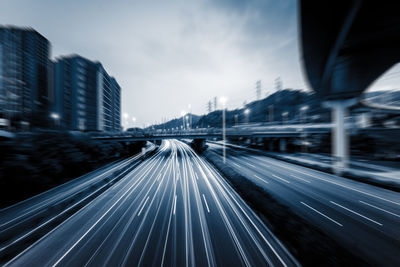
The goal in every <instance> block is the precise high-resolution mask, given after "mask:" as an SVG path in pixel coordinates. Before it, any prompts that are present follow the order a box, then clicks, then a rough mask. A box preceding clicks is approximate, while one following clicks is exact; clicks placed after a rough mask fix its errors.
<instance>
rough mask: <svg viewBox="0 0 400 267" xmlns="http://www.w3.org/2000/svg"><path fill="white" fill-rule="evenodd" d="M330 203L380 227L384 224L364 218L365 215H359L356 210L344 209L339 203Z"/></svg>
mask: <svg viewBox="0 0 400 267" xmlns="http://www.w3.org/2000/svg"><path fill="white" fill-rule="evenodd" d="M329 202H331V203H332V204H334V205H336V206H338V207H341V208H342V209H345V210H347V211H349V212H351V213H354V214H356V215H358V216H360V217H362V218H364V219H366V220H368V221H371V222H373V223H376V224H377V225H380V226H382V225H383V224H381V223H379V222H377V221H374V220H372V219H370V218H368V217H367V216H364V215H362V214H360V213H358V212H355V211H354V210H351V209H349V208H346V207H343V206H342V205H340V204H338V203H336V202H333V201H329Z"/></svg>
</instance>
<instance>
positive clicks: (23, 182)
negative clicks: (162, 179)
mask: <svg viewBox="0 0 400 267" xmlns="http://www.w3.org/2000/svg"><path fill="white" fill-rule="evenodd" d="M143 145H144V143H143V142H139V143H131V144H129V145H122V144H120V143H110V144H106V143H102V142H99V141H95V140H92V139H90V137H89V136H88V135H87V134H84V133H71V132H60V131H37V132H20V133H18V134H17V135H16V138H14V139H11V140H1V141H0V151H1V153H0V208H4V207H7V206H9V205H11V204H13V203H16V202H18V201H21V200H23V199H26V198H28V197H31V196H33V195H36V194H38V193H41V192H43V191H46V190H48V189H50V188H52V187H54V186H57V185H60V184H62V183H65V182H67V181H69V180H71V179H73V178H76V177H79V176H81V175H83V174H85V173H87V172H90V171H92V170H95V169H97V168H99V167H101V166H104V165H105V164H107V163H109V162H111V161H115V160H118V159H120V158H124V157H127V156H130V155H133V154H136V153H138V152H139V151H140V149H141V147H142V146H143Z"/></svg>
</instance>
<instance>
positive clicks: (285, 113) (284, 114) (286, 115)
mask: <svg viewBox="0 0 400 267" xmlns="http://www.w3.org/2000/svg"><path fill="white" fill-rule="evenodd" d="M288 114H289V112H287V111H285V112H282V124H284V123H286V122H287V117H288Z"/></svg>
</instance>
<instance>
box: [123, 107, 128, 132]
mask: <svg viewBox="0 0 400 267" xmlns="http://www.w3.org/2000/svg"><path fill="white" fill-rule="evenodd" d="M122 116H123V117H124V119H125V121H124V124H125V131H126V129H128V118H129V114H128V113H126V112H125V113H124V114H122Z"/></svg>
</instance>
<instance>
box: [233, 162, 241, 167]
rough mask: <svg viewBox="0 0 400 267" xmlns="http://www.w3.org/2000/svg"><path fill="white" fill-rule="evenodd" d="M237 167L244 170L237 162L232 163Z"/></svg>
mask: <svg viewBox="0 0 400 267" xmlns="http://www.w3.org/2000/svg"><path fill="white" fill-rule="evenodd" d="M232 163H233V164H234V165H235V166H236V167H238V168H242V166H240V165H239V164H237V163H236V162H232Z"/></svg>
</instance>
